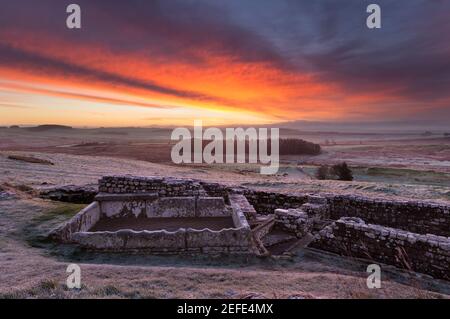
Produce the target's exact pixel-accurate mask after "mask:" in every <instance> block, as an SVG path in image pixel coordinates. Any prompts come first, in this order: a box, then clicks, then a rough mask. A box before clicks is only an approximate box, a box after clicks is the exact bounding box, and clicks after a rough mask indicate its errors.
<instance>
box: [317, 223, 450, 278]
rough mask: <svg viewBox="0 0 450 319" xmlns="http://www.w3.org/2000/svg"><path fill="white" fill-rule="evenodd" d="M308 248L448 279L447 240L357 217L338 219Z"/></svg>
mask: <svg viewBox="0 0 450 319" xmlns="http://www.w3.org/2000/svg"><path fill="white" fill-rule="evenodd" d="M309 247H312V248H318V249H322V250H326V251H330V252H333V253H336V254H339V255H344V256H351V257H358V258H364V259H369V260H372V261H375V262H381V263H385V264H390V265H394V266H396V267H399V268H404V269H409V270H413V271H416V272H421V273H425V274H429V275H431V276H433V277H435V278H441V279H446V280H450V238H448V237H443V236H436V235H420V234H415V233H410V232H407V231H403V230H399V229H394V228H389V227H384V226H379V225H372V224H366V223H365V222H364V221H363V220H361V219H359V218H341V219H339V220H338V221H336V222H334V223H333V224H331V225H329V226H327V227H325V228H324V229H323V230H322V231H320V232H319V233H318V234H317V235H316V238H315V240H314V241H313V242H312V243H311V244H310V245H309Z"/></svg>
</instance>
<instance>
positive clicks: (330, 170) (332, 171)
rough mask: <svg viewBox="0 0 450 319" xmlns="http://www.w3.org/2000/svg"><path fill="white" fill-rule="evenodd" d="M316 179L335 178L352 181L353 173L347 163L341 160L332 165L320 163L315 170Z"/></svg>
mask: <svg viewBox="0 0 450 319" xmlns="http://www.w3.org/2000/svg"><path fill="white" fill-rule="evenodd" d="M316 177H317V179H321V180H325V179H337V180H340V181H352V180H353V173H352V170H351V169H350V168H349V167H348V165H347V163H345V162H343V163H340V164H336V165H333V166H328V165H321V166H320V167H319V168H317V171H316Z"/></svg>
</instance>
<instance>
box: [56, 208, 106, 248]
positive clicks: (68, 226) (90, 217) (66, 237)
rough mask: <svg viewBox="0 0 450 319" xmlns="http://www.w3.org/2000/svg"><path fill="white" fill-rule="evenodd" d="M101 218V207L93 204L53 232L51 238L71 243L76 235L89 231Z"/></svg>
mask: <svg viewBox="0 0 450 319" xmlns="http://www.w3.org/2000/svg"><path fill="white" fill-rule="evenodd" d="M100 216H101V213H100V205H99V204H98V203H97V202H93V203H92V204H90V205H89V206H87V207H85V208H84V209H82V210H81V211H80V212H79V213H78V214H76V215H75V216H74V217H72V218H71V219H70V220H69V221H68V222H66V223H64V224H62V225H61V226H59V227H57V228H56V229H54V230H52V231H51V232H50V235H49V237H50V238H53V239H57V240H60V241H62V242H70V241H71V238H72V235H73V234H74V233H76V232H80V231H81V232H84V231H88V230H89V229H91V228H92V227H93V226H94V225H95V224H96V223H97V222H98V221H99V220H100Z"/></svg>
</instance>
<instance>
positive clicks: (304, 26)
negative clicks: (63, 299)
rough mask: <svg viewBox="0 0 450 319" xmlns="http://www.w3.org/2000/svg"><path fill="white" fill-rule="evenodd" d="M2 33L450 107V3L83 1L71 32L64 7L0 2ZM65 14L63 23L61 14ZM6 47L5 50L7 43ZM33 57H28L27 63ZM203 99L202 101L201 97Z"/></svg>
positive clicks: (7, 52)
mask: <svg viewBox="0 0 450 319" xmlns="http://www.w3.org/2000/svg"><path fill="white" fill-rule="evenodd" d="M0 2H1V8H2V11H1V12H0V28H16V29H17V30H30V29H35V30H38V31H45V32H47V33H48V34H50V35H54V36H55V37H61V38H65V39H69V40H70V41H72V42H73V45H74V50H76V47H77V45H78V44H79V45H89V44H100V45H101V46H103V47H105V48H106V49H107V50H108V51H109V52H112V53H114V52H118V53H139V54H140V55H141V56H143V57H144V58H145V57H147V58H148V59H153V60H156V61H159V62H161V63H164V61H169V60H174V59H176V60H180V61H184V62H188V63H191V64H197V65H198V66H199V67H202V66H203V65H204V63H205V61H204V60H203V59H202V57H201V56H199V55H198V54H196V52H198V51H205V52H207V53H208V54H212V55H224V56H228V57H230V56H231V57H233V59H236V60H239V61H244V62H264V63H269V64H271V65H272V66H273V67H275V68H279V69H280V70H283V71H286V70H287V71H288V72H294V73H295V72H298V73H299V74H304V73H306V74H310V75H313V76H314V77H315V78H317V79H319V80H320V81H323V82H329V83H334V84H337V85H338V86H339V87H340V88H341V89H342V91H343V92H346V93H348V94H359V93H361V94H362V93H364V92H368V91H370V92H380V94H386V93H390V94H394V95H401V96H404V97H406V98H410V99H411V100H417V99H419V100H423V101H432V100H435V99H442V98H444V99H445V98H448V97H449V93H448V91H449V90H448V88H449V87H450V41H449V40H450V36H449V34H450V19H449V12H450V1H444V0H436V1H427V0H409V1H388V0H376V1H373V0H372V1H367V0H346V1H340V0H320V1H319V0H318V1H311V0H284V1H275V0H273V1H269V0H239V1H238V0H214V1H211V0H197V1H194V0H185V1H181V0H164V1H143V0H131V1H112V0H111V1H99V0H78V1H75V2H76V3H78V4H80V5H81V7H82V9H83V30H82V31H81V32H77V31H75V32H72V31H68V30H67V29H66V28H65V20H64V19H65V15H64V12H65V7H66V6H67V4H69V3H70V2H69V1H60V0H54V1H51V0H41V1H35V0H33V1H32V0H16V1H9V0H8V1H7V0H2V1H0ZM373 2H375V3H378V4H380V5H381V7H382V17H383V20H382V25H383V27H382V29H381V30H368V29H367V27H366V25H365V20H366V17H367V13H366V12H365V9H366V6H367V5H368V4H369V3H373ZM61 12H63V14H61ZM0 43H1V40H0ZM11 53H12V52H11V48H8V47H5V46H3V47H1V48H0V63H5V62H7V61H14V62H15V63H19V58H20V59H21V60H20V61H21V62H20V63H23V64H24V65H30V64H37V63H39V64H42V65H46V66H48V67H49V70H55V69H56V68H57V69H59V70H65V72H69V73H73V72H75V73H80V74H81V73H82V74H85V75H89V74H93V76H95V77H99V78H102V79H103V80H106V81H111V82H117V83H121V84H125V85H129V86H136V87H137V88H142V89H149V90H156V91H159V92H163V93H167V94H173V95H177V96H187V97H189V96H190V95H194V96H195V93H191V92H183V91H177V90H172V89H170V88H165V87H161V86H158V84H156V83H154V84H152V83H141V82H139V81H138V80H134V79H130V78H122V77H120V76H117V75H113V74H106V73H104V72H100V71H95V70H92V69H87V68H82V67H78V66H74V65H68V64H67V63H65V62H63V61H42V59H43V57H40V56H39V55H32V54H30V53H24V52H17V56H16V58H15V59H14V58H13V56H12V55H11ZM26 54H29V55H26ZM197 98H202V97H197Z"/></svg>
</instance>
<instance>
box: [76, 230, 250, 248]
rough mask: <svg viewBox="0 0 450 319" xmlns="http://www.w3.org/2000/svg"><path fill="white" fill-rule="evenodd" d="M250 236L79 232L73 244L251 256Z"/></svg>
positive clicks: (225, 232)
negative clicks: (249, 254)
mask: <svg viewBox="0 0 450 319" xmlns="http://www.w3.org/2000/svg"><path fill="white" fill-rule="evenodd" d="M250 237H251V233H250V231H247V230H244V229H223V230H220V231H213V230H210V229H203V230H194V229H184V228H183V229H179V230H177V231H176V232H168V231H164V230H161V231H138V232H137V231H132V230H119V231H116V232H93V233H91V232H78V233H75V234H73V237H72V240H73V241H74V242H76V243H77V244H79V245H80V246H82V247H86V248H90V249H99V250H106V251H134V250H139V251H146V252H152V253H161V254H170V253H174V254H175V253H183V252H186V253H236V254H248V253H251V252H252V249H253V248H252V245H251V238H250Z"/></svg>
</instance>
